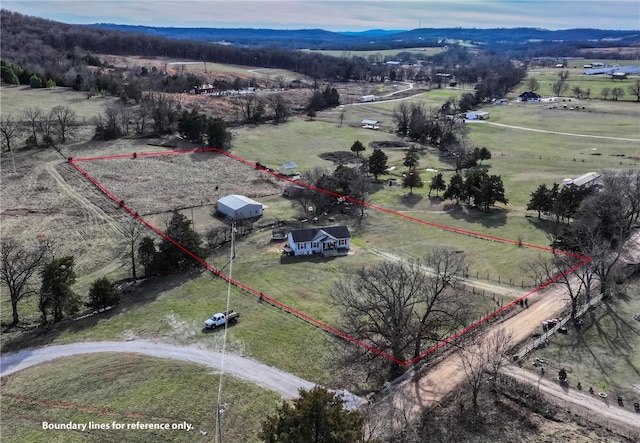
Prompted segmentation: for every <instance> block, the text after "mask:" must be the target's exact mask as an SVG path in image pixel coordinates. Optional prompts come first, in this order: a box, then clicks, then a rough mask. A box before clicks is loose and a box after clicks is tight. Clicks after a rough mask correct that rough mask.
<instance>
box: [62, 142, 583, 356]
mask: <svg viewBox="0 0 640 443" xmlns="http://www.w3.org/2000/svg"><path fill="white" fill-rule="evenodd" d="M196 152H216V153H219V154H222V155H225V156H227V157H229V158H231V159H233V160H236V161H239V162H242V163H244V164H246V165H248V166H251V167H252V168H254V169H258V170H261V171H263V172H267V173H269V174H271V175H272V176H274V177H276V178H278V179H281V180H286V181H288V182H290V183H293V184H296V185H299V186H303V187H306V188H308V189H312V190H314V191H318V192H324V193H325V194H329V195H333V196H335V197H342V198H344V199H346V200H347V201H350V202H352V203H355V204H358V205H363V206H365V207H368V208H371V209H375V210H377V211H381V212H385V213H387V214H391V215H393V216H396V217H401V218H404V219H407V220H410V221H412V222H415V223H420V224H423V225H426V226H431V227H434V228H437V229H442V230H445V231H450V232H454V233H456V234H463V235H468V236H471V237H476V238H480V239H484V240H491V241H496V242H500V243H510V244H517V245H518V246H522V247H526V248H532V249H540V250H542V251H546V252H552V253H559V254H563V255H567V256H571V257H574V258H577V259H580V260H581V261H580V262H579V263H578V264H576V265H575V266H573V267H572V268H570V269H568V270H566V271H565V272H563V273H562V274H559V275H557V276H556V277H554V278H552V279H551V280H549V281H547V282H545V283H543V284H541V285H540V286H538V287H537V288H535V289H533V290H531V291H529V292H527V293H526V294H524V295H523V296H521V297H520V298H518V299H516V300H514V301H512V302H511V303H509V304H507V305H505V306H503V307H502V308H500V309H498V310H496V311H494V312H492V313H491V314H489V315H487V316H486V317H484V318H482V319H480V320H478V321H477V322H475V323H473V324H472V325H470V326H467V327H466V328H465V329H463V330H462V331H459V332H457V333H455V334H453V335H451V336H449V337H448V338H446V339H445V340H443V341H441V342H440V343H438V344H436V345H434V346H432V347H431V348H429V349H427V350H426V351H424V352H422V353H421V354H420V355H418V356H417V357H414V358H412V359H411V360H408V361H400V360H398V359H396V358H394V357H392V356H391V355H389V354H387V353H386V352H384V351H381V350H379V349H377V348H374V347H373V346H371V345H369V344H367V343H364V342H362V341H360V340H358V339H357V338H355V337H351V336H350V335H348V334H346V333H345V332H343V331H340V330H338V329H336V328H334V327H332V326H330V325H328V324H326V323H324V322H322V321H320V320H317V319H315V318H313V317H311V316H309V315H307V314H305V313H303V312H301V311H298V310H297V309H295V308H292V307H291V306H288V305H286V304H284V303H282V302H279V301H278V300H276V299H274V298H271V297H269V296H267V295H264V294H263V293H262V292H259V291H258V290H256V289H254V288H252V287H250V286H247V285H245V284H244V283H242V282H240V281H238V280H235V279H233V278H231V277H229V276H228V275H226V274H224V273H222V272H221V271H219V270H218V269H216V268H215V267H213V266H211V265H210V264H209V263H208V262H207V261H206V260H204V259H203V258H201V257H198V256H197V255H195V254H194V253H193V252H191V251H190V250H188V249H187V248H185V247H184V246H182V245H181V244H180V243H178V242H177V241H176V240H174V239H173V238H171V237H169V236H168V235H167V234H165V233H164V232H163V231H161V230H160V229H158V228H156V227H155V226H154V225H152V224H151V223H149V222H148V221H146V220H145V219H144V218H142V217H141V216H140V215H138V213H137V212H135V211H133V210H132V209H131V208H130V207H128V206H127V205H126V204H125V203H124V201H122V200H120V199H119V198H118V197H116V196H115V195H114V194H113V193H112V192H111V191H109V190H108V189H107V188H106V187H105V186H104V185H102V184H101V183H100V182H99V181H98V180H97V179H96V178H95V177H93V176H92V175H91V174H89V173H88V172H87V171H85V170H84V169H83V168H82V167H81V166H80V165H78V163H79V162H91V161H98V160H117V159H127V158H128V159H135V158H139V157H158V156H169V155H182V154H192V153H196ZM68 161H69V163H70V164H71V165H72V166H73V167H74V168H76V170H78V171H79V172H80V173H81V174H82V175H84V176H85V177H86V178H87V179H88V180H89V181H91V182H92V183H93V184H94V185H96V186H97V187H98V189H100V191H102V192H103V193H104V194H105V195H106V196H107V197H109V198H110V199H111V200H113V201H114V202H116V203H117V204H118V205H120V207H121V208H122V209H124V210H125V211H127V212H128V213H129V214H130V215H131V216H132V217H133V218H135V219H136V220H138V221H139V222H140V223H142V224H144V225H145V226H147V227H148V228H149V229H151V230H152V231H153V232H155V233H156V234H158V235H159V236H161V237H162V238H164V239H165V240H167V241H168V242H170V243H171V244H173V245H174V246H175V247H177V248H178V249H180V250H181V251H182V252H184V253H185V254H187V255H188V256H190V257H191V258H192V259H194V260H196V261H197V262H198V263H200V264H201V265H202V266H204V267H205V268H207V269H208V270H209V271H211V272H212V273H213V274H214V275H217V276H218V277H220V278H222V279H224V280H226V281H227V282H229V283H231V284H232V285H234V286H236V287H238V288H240V289H242V290H244V291H247V292H249V293H251V294H253V295H255V296H257V297H259V298H261V299H263V300H265V301H267V302H269V303H271V304H272V305H274V306H277V307H279V308H281V309H283V310H284V311H286V312H289V313H291V314H294V315H296V316H297V317H299V318H301V319H303V320H305V321H307V322H309V323H311V324H313V325H315V326H317V327H319V328H321V329H323V330H325V331H327V332H329V333H331V334H334V335H336V336H338V337H340V338H343V339H345V340H348V341H350V342H352V343H354V344H356V345H358V346H362V347H363V348H365V349H367V350H368V351H370V352H373V353H374V354H377V355H379V356H381V357H384V358H386V359H388V360H390V361H392V362H394V363H396V364H398V365H400V366H403V367H407V366H410V365H412V364H414V363H416V362H418V361H420V360H421V359H423V358H424V357H426V356H427V355H429V354H431V353H432V352H434V351H436V350H437V349H439V348H441V347H443V346H445V345H447V344H449V343H451V342H452V341H454V340H456V339H457V338H459V337H461V336H462V335H464V334H466V333H467V332H469V331H472V330H473V329H475V328H477V327H478V326H480V325H481V324H483V323H485V322H487V321H489V320H490V319H492V318H493V317H496V316H497V315H499V314H501V313H502V312H504V311H506V310H507V309H509V308H511V307H512V306H514V305H515V304H517V303H518V302H519V301H520V300H523V299H525V298H527V297H529V296H530V295H532V294H534V293H536V292H538V291H540V290H542V289H544V288H545V287H547V286H549V285H550V284H551V283H554V282H555V281H557V280H558V279H560V278H562V277H564V276H566V275H568V274H571V273H572V272H574V271H575V270H577V269H579V268H581V267H582V266H584V265H585V264H587V263H589V262H590V261H591V257H586V256H583V255H579V254H575V253H572V252H567V251H559V250H554V249H552V248H549V247H545V246H539V245H534V244H529V243H522V242H519V241H515V240H511V239H507V238H501V237H495V236H492V235H487V234H482V233H479V232H474V231H469V230H466V229H460V228H455V227H452V226H446V225H441V224H438V223H432V222H428V221H425V220H420V219H417V218H415V217H411V216H409V215H405V214H401V213H399V212H396V211H393V210H391V209H388V208H384V207H382V206H377V205H374V204H371V203H368V202H363V201H361V200H357V199H355V198H352V197H349V196H344V195H341V194H338V193H335V192H331V191H328V190H326V189H322V188H318V187H317V186H314V185H310V184H308V183H304V182H299V181H297V180H294V179H292V178H289V177H286V176H284V175H282V174H279V173H277V172H275V171H273V170H271V169H269V168H267V167H264V166H258V165H257V164H256V163H252V162H250V161H248V160H246V159H244V158H241V157H238V156H236V155H233V154H230V153H228V152H225V151H222V150H220V149H217V148H196V149H180V150H175V151H159V152H143V153H134V154H121V155H109V156H100V157H85V158H76V159H73V158H70V159H69V160H68Z"/></svg>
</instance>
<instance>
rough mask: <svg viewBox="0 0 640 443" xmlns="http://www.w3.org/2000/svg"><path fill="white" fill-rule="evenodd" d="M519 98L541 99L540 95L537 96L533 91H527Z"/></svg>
mask: <svg viewBox="0 0 640 443" xmlns="http://www.w3.org/2000/svg"><path fill="white" fill-rule="evenodd" d="M518 97H520V98H527V99H528V98H540V95H539V94H536V93H535V92H533V91H527V92H523V93H522V94H520V95H519V96H518Z"/></svg>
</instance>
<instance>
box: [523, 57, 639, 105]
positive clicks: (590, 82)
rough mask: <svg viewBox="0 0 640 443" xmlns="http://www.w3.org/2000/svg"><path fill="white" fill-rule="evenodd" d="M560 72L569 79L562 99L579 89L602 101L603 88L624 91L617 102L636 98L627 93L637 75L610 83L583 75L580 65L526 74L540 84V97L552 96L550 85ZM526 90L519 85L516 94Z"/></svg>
mask: <svg viewBox="0 0 640 443" xmlns="http://www.w3.org/2000/svg"><path fill="white" fill-rule="evenodd" d="M585 63H586V62H585ZM621 64H623V65H636V64H637V62H633V61H632V62H630V63H621ZM561 71H569V78H568V79H567V85H568V86H569V89H567V91H566V92H565V93H564V94H563V96H564V97H567V98H568V97H574V93H573V92H572V91H573V88H575V87H579V88H580V89H581V90H582V91H586V90H587V89H589V90H590V91H591V94H590V97H591V99H602V98H603V95H602V90H603V89H604V88H609V89H613V88H622V89H623V90H624V95H623V96H621V97H620V98H619V99H618V101H636V100H637V97H636V96H635V95H632V94H631V92H629V87H630V86H631V85H632V84H635V82H636V81H637V79H638V76H637V75H631V76H629V77H628V78H627V79H625V80H615V81H611V79H610V78H609V77H608V76H606V75H584V74H583V72H584V71H585V69H583V68H582V63H581V64H580V67H579V68H565V69H559V68H545V69H535V70H532V71H530V72H529V73H528V74H527V78H535V79H536V80H538V82H540V89H539V90H538V91H537V92H538V94H540V95H542V96H553V95H555V94H554V93H553V89H552V87H551V86H552V85H553V84H554V83H555V82H557V81H558V80H559V79H560V78H559V77H558V74H559V73H560V72H561ZM526 90H527V88H526V87H525V85H524V84H523V85H521V86H520V88H518V90H517V92H518V94H520V93H522V92H525V91H526ZM609 100H611V96H609Z"/></svg>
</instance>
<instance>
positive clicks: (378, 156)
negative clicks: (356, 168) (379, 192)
mask: <svg viewBox="0 0 640 443" xmlns="http://www.w3.org/2000/svg"><path fill="white" fill-rule="evenodd" d="M387 159H388V157H387V154H385V153H384V152H382V150H380V149H374V150H373V153H372V154H371V155H370V156H369V172H370V173H371V174H373V177H374V178H375V179H376V181H377V180H378V176H379V175H382V174H386V172H387Z"/></svg>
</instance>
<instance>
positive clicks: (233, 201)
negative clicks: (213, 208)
mask: <svg viewBox="0 0 640 443" xmlns="http://www.w3.org/2000/svg"><path fill="white" fill-rule="evenodd" d="M220 203H222V204H223V205H225V206H226V207H228V208H231V209H234V210H235V209H240V208H243V207H245V206H247V205H260V206H262V203H259V202H257V201H255V200H251V199H250V198H249V197H245V196H244V195H237V194H232V195H225V196H224V197H222V198H221V199H219V200H218V204H220Z"/></svg>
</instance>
